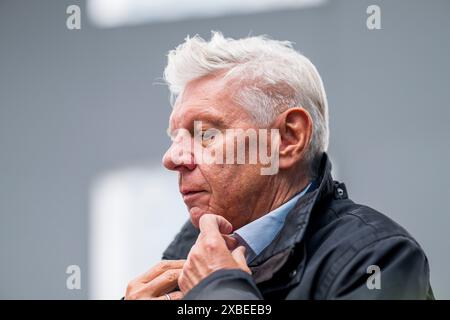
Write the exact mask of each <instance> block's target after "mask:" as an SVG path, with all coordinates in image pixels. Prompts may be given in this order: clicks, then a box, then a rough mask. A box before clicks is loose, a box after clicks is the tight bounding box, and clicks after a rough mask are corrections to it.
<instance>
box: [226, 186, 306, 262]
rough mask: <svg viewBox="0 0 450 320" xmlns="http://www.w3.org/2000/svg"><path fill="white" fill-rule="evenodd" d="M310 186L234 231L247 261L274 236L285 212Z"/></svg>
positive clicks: (284, 217) (260, 250)
mask: <svg viewBox="0 0 450 320" xmlns="http://www.w3.org/2000/svg"><path fill="white" fill-rule="evenodd" d="M310 187H311V183H309V184H308V185H307V186H306V188H304V189H303V190H302V191H301V192H300V193H298V194H296V195H295V196H294V197H292V198H291V199H290V200H289V201H287V202H285V203H284V204H282V205H281V206H280V207H278V208H276V209H274V210H272V211H271V212H269V213H267V214H265V215H264V216H262V217H260V218H258V219H256V220H254V221H252V222H250V223H249V224H246V225H245V226H242V227H241V228H239V229H237V230H236V231H235V232H234V235H235V237H236V238H237V239H238V241H239V242H240V244H241V245H244V246H245V247H246V249H247V262H248V263H250V262H251V261H252V260H253V259H254V258H255V257H256V256H258V255H259V254H260V253H261V252H262V251H263V250H264V249H265V248H266V247H267V246H268V245H269V244H270V243H271V242H272V241H273V240H274V239H275V237H276V235H277V234H278V232H279V231H280V230H281V228H282V227H283V225H284V221H285V219H286V216H287V214H288V213H289V212H290V211H291V210H292V209H293V208H294V206H295V204H296V203H297V201H298V199H300V198H301V197H302V196H303V195H304V194H305V193H306V192H308V189H309V188H310Z"/></svg>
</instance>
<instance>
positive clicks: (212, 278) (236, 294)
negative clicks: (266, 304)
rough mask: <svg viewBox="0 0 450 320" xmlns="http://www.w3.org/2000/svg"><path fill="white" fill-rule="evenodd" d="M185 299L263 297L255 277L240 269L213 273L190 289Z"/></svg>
mask: <svg viewBox="0 0 450 320" xmlns="http://www.w3.org/2000/svg"><path fill="white" fill-rule="evenodd" d="M184 299H185V300H258V299H263V297H262V295H261V293H260V291H259V290H258V288H257V287H256V284H255V282H254V281H253V278H252V276H251V275H249V274H248V273H246V272H244V271H242V270H239V269H223V270H218V271H215V272H213V273H211V274H210V275H209V276H207V277H206V278H205V279H203V280H202V281H200V283H199V284H197V285H196V286H195V287H194V288H192V290H190V291H189V292H188V293H187V294H186V296H185V297H184Z"/></svg>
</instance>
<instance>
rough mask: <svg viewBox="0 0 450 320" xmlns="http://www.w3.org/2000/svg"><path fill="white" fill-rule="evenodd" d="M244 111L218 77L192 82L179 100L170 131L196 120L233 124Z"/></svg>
mask: <svg viewBox="0 0 450 320" xmlns="http://www.w3.org/2000/svg"><path fill="white" fill-rule="evenodd" d="M242 112H243V109H242V108H241V107H240V106H238V105H237V104H236V103H234V102H233V101H232V99H231V97H230V90H229V89H228V88H227V87H226V85H225V82H224V81H223V80H222V79H221V78H219V77H217V76H205V77H202V78H200V79H197V80H194V81H191V82H189V83H188V85H187V86H186V88H185V90H184V92H183V94H182V95H181V96H180V97H179V98H178V99H177V102H176V103H175V106H174V107H173V111H172V114H171V116H170V120H169V129H168V131H169V132H171V131H172V130H173V129H176V128H181V127H186V126H188V125H190V123H191V122H193V121H195V120H202V121H211V122H220V123H224V124H227V123H228V124H231V123H232V121H233V120H234V119H235V117H236V114H238V113H242Z"/></svg>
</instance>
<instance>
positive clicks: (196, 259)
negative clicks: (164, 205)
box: [178, 214, 251, 293]
mask: <svg viewBox="0 0 450 320" xmlns="http://www.w3.org/2000/svg"><path fill="white" fill-rule="evenodd" d="M199 227H200V234H199V236H198V238H197V242H196V243H195V245H194V246H193V247H192V248H191V251H190V252H189V255H188V258H187V260H186V262H185V264H184V266H183V271H182V273H181V275H180V277H179V279H178V286H179V288H180V289H181V291H182V292H183V293H186V292H187V291H189V290H191V289H192V288H193V287H195V286H196V285H197V284H198V283H199V282H200V281H201V280H203V279H204V278H206V277H207V276H208V275H209V274H211V273H213V272H214V271H217V270H220V269H241V270H244V271H245V272H248V273H250V274H251V271H250V269H249V268H248V266H247V262H246V259H245V247H243V246H239V247H237V248H236V244H237V241H236V239H233V238H231V237H230V236H229V235H228V234H229V233H231V232H232V231H233V226H232V225H231V223H229V222H228V221H227V220H226V219H225V218H223V217H222V216H218V215H214V214H205V215H203V216H202V217H201V218H200V221H199ZM230 250H231V251H230Z"/></svg>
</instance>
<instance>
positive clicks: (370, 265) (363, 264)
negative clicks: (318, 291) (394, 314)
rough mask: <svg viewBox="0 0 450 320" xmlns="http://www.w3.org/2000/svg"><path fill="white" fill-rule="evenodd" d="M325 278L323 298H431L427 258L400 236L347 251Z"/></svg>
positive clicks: (415, 244)
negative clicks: (326, 281) (344, 257)
mask: <svg viewBox="0 0 450 320" xmlns="http://www.w3.org/2000/svg"><path fill="white" fill-rule="evenodd" d="M378 271H379V272H378ZM326 280H328V282H329V284H328V285H327V286H326V289H325V292H324V293H325V297H324V298H325V299H384V300H392V299H433V298H434V297H433V293H432V290H431V287H430V283H429V267H428V261H427V258H426V256H425V254H424V253H423V251H422V249H421V248H420V247H419V245H418V244H417V243H416V242H414V241H413V240H411V239H409V238H407V237H403V236H393V237H389V238H385V239H381V240H378V241H376V242H374V243H371V244H369V245H367V246H365V247H364V248H362V249H360V250H354V251H353V252H352V251H350V252H349V255H348V258H347V259H342V260H341V261H339V263H337V264H336V265H334V266H333V268H332V269H331V271H330V273H329V274H328V275H327V278H326Z"/></svg>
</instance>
